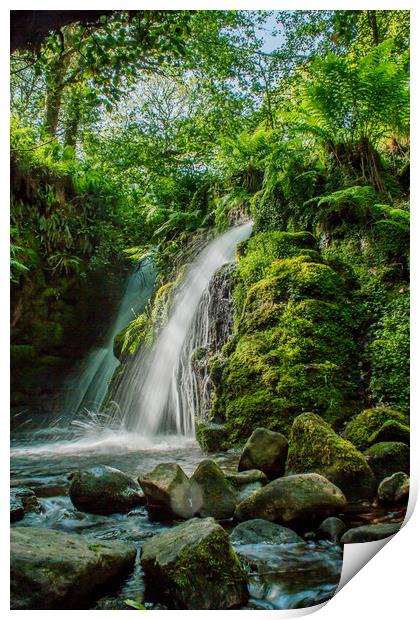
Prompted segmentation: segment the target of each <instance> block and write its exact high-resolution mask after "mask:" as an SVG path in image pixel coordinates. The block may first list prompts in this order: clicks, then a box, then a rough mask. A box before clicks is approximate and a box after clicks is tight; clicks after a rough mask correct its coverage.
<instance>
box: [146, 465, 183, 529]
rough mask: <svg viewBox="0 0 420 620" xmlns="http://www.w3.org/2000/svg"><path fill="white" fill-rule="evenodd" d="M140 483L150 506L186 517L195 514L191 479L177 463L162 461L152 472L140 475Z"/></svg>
mask: <svg viewBox="0 0 420 620" xmlns="http://www.w3.org/2000/svg"><path fill="white" fill-rule="evenodd" d="M139 483H140V485H141V488H142V489H143V491H144V494H145V496H146V499H147V505H148V506H150V507H153V508H161V509H163V511H164V512H165V513H166V514H168V515H173V516H178V517H182V518H184V519H187V518H189V517H191V516H192V515H193V509H192V506H191V487H190V481H189V479H188V476H187V475H186V474H185V473H184V471H183V470H182V469H181V467H180V466H179V465H177V464H176V463H160V464H159V465H157V466H156V467H155V468H154V470H153V471H151V472H150V473H148V474H145V475H144V476H140V477H139Z"/></svg>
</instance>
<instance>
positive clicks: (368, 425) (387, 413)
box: [344, 407, 407, 450]
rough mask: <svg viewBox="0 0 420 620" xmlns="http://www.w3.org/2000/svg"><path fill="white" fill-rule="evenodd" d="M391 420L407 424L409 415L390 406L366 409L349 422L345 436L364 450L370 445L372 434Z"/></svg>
mask: <svg viewBox="0 0 420 620" xmlns="http://www.w3.org/2000/svg"><path fill="white" fill-rule="evenodd" d="M391 420H392V421H395V422H399V423H400V424H404V425H405V424H406V422H407V417H406V415H405V414H404V413H402V412H400V411H396V410H394V409H390V408H389V407H376V408H373V409H365V410H364V411H362V412H361V413H359V414H358V415H356V416H355V417H354V418H353V419H352V420H351V421H350V422H349V423H348V424H347V426H346V429H345V432H344V436H345V438H346V439H348V440H349V441H351V443H352V444H354V445H355V446H356V447H357V448H358V449H359V450H364V449H366V448H367V447H368V446H369V445H370V443H371V437H372V435H373V434H374V433H376V432H377V431H379V429H380V428H381V427H382V426H383V425H384V424H385V423H386V422H388V421H391Z"/></svg>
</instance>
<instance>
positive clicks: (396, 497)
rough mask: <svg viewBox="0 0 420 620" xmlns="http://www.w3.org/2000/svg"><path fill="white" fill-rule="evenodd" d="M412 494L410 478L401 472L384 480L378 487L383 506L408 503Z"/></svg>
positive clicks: (379, 498)
mask: <svg viewBox="0 0 420 620" xmlns="http://www.w3.org/2000/svg"><path fill="white" fill-rule="evenodd" d="M409 493H410V478H409V476H407V474H405V473H404V472H403V471H399V472H397V473H395V474H392V476H389V477H388V478H384V480H382V482H381V484H380V485H379V487H378V500H379V501H380V502H381V503H382V504H393V503H399V502H407V500H408V495H409Z"/></svg>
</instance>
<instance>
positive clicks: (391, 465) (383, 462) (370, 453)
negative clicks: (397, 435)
mask: <svg viewBox="0 0 420 620" xmlns="http://www.w3.org/2000/svg"><path fill="white" fill-rule="evenodd" d="M364 454H365V457H366V460H367V462H368V463H369V465H370V467H371V468H372V470H373V473H374V474H375V476H376V480H377V482H378V484H379V483H380V482H381V481H382V480H383V479H384V478H386V477H387V476H390V475H391V474H394V473H395V472H399V471H403V472H404V473H406V474H408V473H409V472H410V448H409V447H408V446H407V445H406V444H405V443H401V442H400V441H382V442H380V443H375V444H373V446H371V447H370V448H368V449H367V450H366V451H365V453H364Z"/></svg>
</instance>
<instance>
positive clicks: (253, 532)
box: [229, 519, 304, 545]
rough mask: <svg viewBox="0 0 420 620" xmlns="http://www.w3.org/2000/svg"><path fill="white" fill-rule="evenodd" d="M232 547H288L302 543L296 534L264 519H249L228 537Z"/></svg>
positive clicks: (301, 539)
mask: <svg viewBox="0 0 420 620" xmlns="http://www.w3.org/2000/svg"><path fill="white" fill-rule="evenodd" d="M229 538H230V542H231V543H232V544H233V545H260V544H266V545H288V544H296V543H303V542H304V540H303V538H301V537H300V536H298V534H296V532H294V531H293V530H291V529H289V528H288V527H284V526H283V525H277V523H271V522H270V521H265V520H264V519H251V520H250V521H244V522H243V523H240V524H239V525H237V526H236V527H235V529H234V530H233V531H232V533H231V535H230V537H229Z"/></svg>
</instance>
